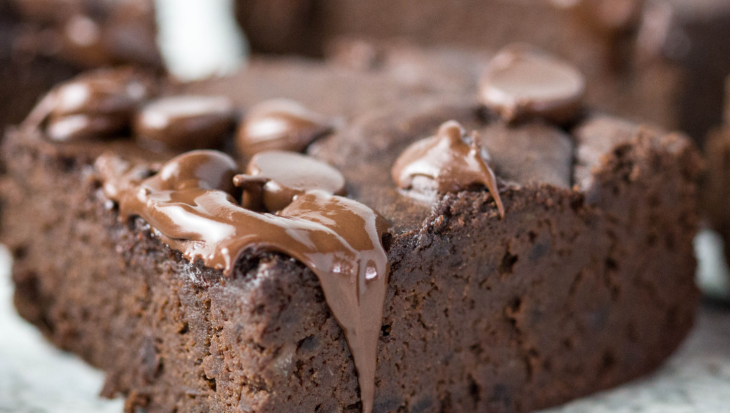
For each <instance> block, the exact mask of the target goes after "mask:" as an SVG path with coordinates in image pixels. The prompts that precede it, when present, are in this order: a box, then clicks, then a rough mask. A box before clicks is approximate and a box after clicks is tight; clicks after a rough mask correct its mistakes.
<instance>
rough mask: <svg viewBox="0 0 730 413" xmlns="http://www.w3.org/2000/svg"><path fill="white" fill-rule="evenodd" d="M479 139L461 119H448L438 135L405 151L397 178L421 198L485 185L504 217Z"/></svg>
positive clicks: (395, 167) (396, 167) (397, 164)
mask: <svg viewBox="0 0 730 413" xmlns="http://www.w3.org/2000/svg"><path fill="white" fill-rule="evenodd" d="M465 139H469V140H470V141H471V142H470V144H469V143H467V142H465ZM478 140H479V139H478V136H477V135H476V132H473V133H472V135H471V136H466V132H465V131H464V128H463V127H462V126H461V125H460V124H459V123H458V122H456V121H453V120H452V121H448V122H445V123H444V124H442V125H441V127H439V130H438V133H437V134H436V136H431V137H429V138H426V139H422V140H420V141H418V142H415V143H414V144H412V145H411V146H409V147H408V148H406V150H405V151H403V153H402V154H401V155H400V157H398V160H396V161H395V164H394V165H393V170H392V176H393V181H395V183H396V185H397V186H398V188H400V189H402V190H404V191H406V192H408V193H409V194H410V195H416V196H417V197H418V196H421V197H424V196H425V197H428V196H429V195H431V194H433V193H448V192H458V191H462V190H465V189H468V188H469V187H471V186H474V185H484V186H486V187H487V189H488V190H489V193H490V194H492V197H493V198H494V201H495V202H496V203H497V209H499V216H500V217H502V218H504V205H503V204H502V199H501V198H500V196H499V191H498V190H497V180H496V178H495V176H494V172H493V171H492V169H491V168H490V167H489V165H487V162H486V161H485V159H489V154H487V153H486V151H484V150H482V149H480V148H479V147H478V146H477V141H478Z"/></svg>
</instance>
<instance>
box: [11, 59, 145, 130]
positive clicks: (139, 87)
mask: <svg viewBox="0 0 730 413" xmlns="http://www.w3.org/2000/svg"><path fill="white" fill-rule="evenodd" d="M151 94H153V87H152V78H151V77H149V76H147V75H145V74H143V73H141V72H139V71H137V70H135V69H132V68H119V69H104V70H97V71H94V72H89V73H86V74H83V75H81V76H79V77H77V78H75V79H73V80H70V81H68V82H66V83H63V84H61V85H60V86H58V87H56V88H55V89H53V90H52V91H51V92H49V93H48V94H47V95H46V96H45V97H44V98H43V99H42V100H41V101H40V103H38V105H36V107H35V108H34V109H33V111H32V112H31V113H30V114H29V115H28V117H27V118H26V120H25V121H24V122H23V127H32V128H38V127H42V126H43V124H44V123H45V122H46V121H47V125H46V132H47V136H48V138H49V139H51V140H55V141H73V140H78V139H88V138H93V137H105V136H109V135H113V134H115V133H119V132H122V131H124V130H125V129H127V128H128V127H129V126H130V122H131V118H132V115H133V113H134V111H135V110H136V108H137V107H138V106H139V105H140V104H141V103H142V102H143V101H144V100H146V99H147V98H148V97H149V96H150V95H151Z"/></svg>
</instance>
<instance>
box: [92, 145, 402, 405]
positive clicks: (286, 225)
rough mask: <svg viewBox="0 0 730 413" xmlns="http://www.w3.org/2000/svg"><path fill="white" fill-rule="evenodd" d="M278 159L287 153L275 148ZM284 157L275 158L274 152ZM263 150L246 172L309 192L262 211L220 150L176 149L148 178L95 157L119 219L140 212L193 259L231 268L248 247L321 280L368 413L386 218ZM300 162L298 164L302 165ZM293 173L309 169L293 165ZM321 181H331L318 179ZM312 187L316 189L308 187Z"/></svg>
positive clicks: (383, 282) (384, 271)
mask: <svg viewBox="0 0 730 413" xmlns="http://www.w3.org/2000/svg"><path fill="white" fill-rule="evenodd" d="M273 156H274V158H273V159H274V160H276V159H281V158H280V157H282V156H289V155H282V154H274V155H273ZM277 157H278V158H277ZM269 160H270V159H267V158H266V156H264V157H263V158H260V159H259V160H258V162H257V163H256V164H255V165H254V166H252V167H251V168H250V170H251V171H257V170H258V171H260V173H261V175H262V176H264V175H270V176H274V175H275V178H276V179H277V180H280V181H281V182H283V183H286V184H287V185H291V186H293V187H295V188H299V189H302V188H304V189H305V190H304V192H303V193H300V194H298V195H297V196H295V197H294V199H293V201H291V203H290V204H289V205H288V206H286V207H285V208H284V209H282V210H281V211H279V213H278V214H276V215H275V214H270V213H258V212H254V211H251V210H248V209H245V208H243V207H241V206H240V205H238V204H237V203H236V200H235V199H234V198H233V196H232V194H233V193H234V187H233V176H234V175H236V173H237V167H236V163H235V161H234V160H233V159H231V158H230V157H229V156H227V155H225V154H223V153H221V152H216V151H193V152H188V153H186V154H183V155H180V156H178V157H176V158H174V159H172V160H170V161H169V162H167V163H166V164H165V165H163V166H162V168H161V169H160V170H159V172H157V173H156V174H154V175H152V176H151V177H147V176H148V174H149V170H148V169H147V168H144V167H136V168H133V167H131V165H130V164H129V163H127V162H125V161H123V160H121V159H119V158H117V157H115V156H114V155H103V156H101V157H100V158H99V159H98V160H97V162H96V168H97V171H98V172H99V175H100V176H101V180H102V182H103V185H104V186H103V188H104V192H105V194H106V195H107V196H108V197H109V198H110V199H112V200H114V201H117V202H118V203H119V212H120V219H126V218H128V217H130V216H140V217H142V218H144V219H145V220H146V221H147V222H148V223H149V224H150V225H151V226H152V227H153V228H154V229H155V231H156V233H157V234H158V235H159V237H160V239H161V240H162V241H163V242H164V243H166V244H167V245H169V246H170V248H172V249H175V250H178V251H180V252H182V253H183V255H184V256H185V257H186V258H188V259H190V260H196V259H202V260H203V262H204V263H205V264H206V265H207V266H210V267H213V268H217V269H221V270H223V271H224V272H225V273H227V274H231V273H232V272H233V269H234V265H235V263H236V261H237V260H238V258H239V257H241V256H242V255H243V254H244V252H246V251H250V250H254V249H256V250H267V251H274V252H281V253H284V254H287V255H289V256H291V257H294V258H295V259H297V260H299V261H301V262H302V263H304V264H305V265H306V266H308V267H309V268H310V269H311V270H312V272H314V273H315V274H316V275H317V277H318V278H319V281H320V284H321V286H322V290H323V291H324V295H325V299H326V300H327V303H328V305H329V307H330V309H331V310H332V314H333V315H334V317H335V319H336V320H337V322H338V323H339V324H340V326H341V327H342V329H343V331H344V333H345V337H346V339H347V343H348V345H349V347H350V352H351V353H352V355H353V359H354V362H355V367H356V368H357V371H358V381H359V383H360V394H361V399H362V403H363V411H364V412H366V413H369V412H371V411H372V406H373V397H374V391H375V363H376V359H377V357H376V356H377V355H376V351H377V344H378V338H379V336H380V327H381V325H382V317H383V305H384V301H385V292H386V288H387V279H388V273H389V263H388V256H387V254H386V252H385V250H384V248H383V246H382V243H381V242H382V241H381V240H382V237H383V234H385V233H386V232H387V231H388V228H389V226H390V224H389V223H388V222H387V220H386V219H385V218H383V217H382V216H381V215H379V214H378V213H377V212H375V211H373V210H372V209H370V208H368V207H367V206H365V205H363V204H360V203H358V202H356V201H353V200H351V199H348V198H344V197H340V196H336V195H333V194H332V193H331V192H327V191H326V190H322V188H323V187H326V188H328V189H333V187H338V188H339V187H340V186H339V184H338V185H330V184H331V183H332V182H335V181H336V180H337V179H334V180H333V179H332V178H333V177H332V176H331V175H330V174H329V173H321V172H324V169H326V168H324V167H323V166H317V168H316V169H317V172H316V173H315V175H322V176H320V177H319V178H312V179H309V178H306V179H304V180H302V181H301V182H303V184H301V185H300V184H299V181H298V178H297V177H290V176H287V173H286V172H281V173H280V172H279V171H276V170H275V168H274V165H273V164H271V163H269ZM303 164H304V163H303V162H300V161H298V162H297V165H303ZM292 171H294V172H296V173H305V172H306V171H304V170H302V169H301V168H299V167H297V166H295V167H293V169H292ZM322 177H324V178H325V179H324V182H327V183H326V184H325V185H319V183H320V180H319V179H320V178H322ZM310 183H315V185H314V186H315V187H317V188H318V189H311V188H312V187H311V186H310Z"/></svg>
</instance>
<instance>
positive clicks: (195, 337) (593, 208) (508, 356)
mask: <svg viewBox="0 0 730 413" xmlns="http://www.w3.org/2000/svg"><path fill="white" fill-rule="evenodd" d="M505 53H506V54H505V55H503V56H501V57H500V59H499V60H495V61H494V62H493V64H490V65H489V67H488V68H487V73H486V74H485V76H484V78H483V82H482V84H481V86H480V91H479V93H477V91H474V93H473V95H474V97H471V96H461V97H448V98H447V97H445V96H443V95H440V94H438V93H425V92H421V93H420V94H418V95H417V96H416V92H411V91H409V90H408V88H407V87H403V88H401V89H397V84H388V82H387V81H385V80H384V81H383V82H382V83H380V85H381V87H382V88H383V93H382V97H381V98H378V96H379V94H378V91H379V89H377V88H375V87H373V84H374V83H373V81H372V79H364V80H363V79H358V77H357V76H355V75H348V76H347V77H337V76H333V78H336V81H333V82H330V83H328V82H319V81H317V82H313V83H308V82H299V83H298V84H297V89H296V90H295V89H292V90H291V91H288V90H281V84H282V82H287V80H286V79H291V77H290V76H289V75H287V71H289V70H290V71H292V73H297V74H296V75H292V76H300V77H306V76H311V77H312V78H313V79H323V78H326V77H327V76H328V75H327V73H328V71H330V70H332V69H330V68H328V67H327V66H321V67H315V66H311V65H310V66H306V67H304V68H303V70H302V71H299V70H298V68H297V65H296V64H292V63H287V64H285V65H283V66H282V68H281V69H280V71H278V72H275V73H278V74H280V75H281V76H282V78H283V79H284V80H282V81H281V82H278V81H277V79H276V76H277V75H273V74H272V73H274V72H268V77H266V75H262V76H260V77H257V73H256V69H255V67H254V69H253V71H250V72H246V71H244V72H242V73H241V74H239V75H237V76H236V77H234V78H233V80H230V82H231V85H230V87H229V88H228V93H227V96H225V97H227V98H228V99H230V100H231V102H235V104H236V105H239V107H240V108H241V109H243V112H244V116H243V121H242V122H240V124H241V126H239V130H238V139H237V142H238V146H239V148H238V149H233V148H234V147H236V145H235V144H233V142H232V140H233V139H232V136H230V135H232V134H231V133H230V132H227V133H228V135H227V136H228V137H227V138H224V139H223V140H222V141H220V140H216V139H213V140H212V141H211V142H216V144H215V145H213V146H217V147H218V148H223V149H225V148H232V149H231V151H230V154H229V155H226V154H224V153H222V152H217V151H210V150H204V151H195V152H188V153H184V154H182V155H179V152H175V151H179V150H180V149H181V148H180V147H179V146H177V145H175V143H179V142H190V140H189V138H190V137H189V136H187V135H186V134H185V131H186V130H187V129H185V128H182V129H180V128H177V129H176V128H173V129H170V130H174V131H175V132H174V136H175V137H176V138H175V139H174V140H173V141H167V140H166V136H168V135H166V134H165V133H164V130H167V129H165V128H158V129H156V132H155V134H148V138H149V136H153V137H154V139H155V140H156V141H157V143H158V145H153V147H152V149H155V150H157V151H158V152H152V151H150V148H151V147H150V146H149V145H145V146H144V148H142V147H140V146H138V145H136V144H135V141H134V140H133V139H129V138H128V137H126V138H125V137H124V136H122V135H124V134H121V135H120V134H119V133H117V132H116V131H112V132H109V131H104V130H102V131H101V132H109V133H100V136H96V137H92V138H91V139H89V138H88V137H86V138H85V139H82V136H81V135H74V134H71V135H68V136H71V138H70V139H67V140H66V141H64V142H58V141H53V140H52V139H51V137H50V136H49V135H48V133H47V122H48V121H47V120H46V121H43V122H38V123H37V125H35V127H32V126H28V125H26V126H27V127H26V128H23V129H18V130H14V131H11V132H10V133H9V135H8V137H7V141H6V143H5V151H4V155H5V158H6V159H5V161H6V162H7V164H8V174H7V177H6V178H5V180H4V183H3V185H4V187H5V188H6V189H5V190H4V191H3V203H4V207H3V208H2V214H3V217H2V218H3V223H4V233H3V241H4V242H6V243H7V244H8V245H9V246H10V247H11V249H12V251H13V253H14V256H15V259H16V261H15V265H14V269H13V279H14V281H15V283H16V286H17V290H16V296H15V302H16V306H17V308H18V310H19V311H20V313H21V314H22V315H23V316H24V317H25V318H26V319H28V320H30V321H31V322H33V323H34V324H36V325H37V326H38V327H39V328H40V329H41V330H42V331H43V332H44V333H45V334H46V336H47V337H48V338H49V339H50V340H51V341H52V342H53V343H54V344H56V345H57V346H59V347H60V348H63V349H66V350H70V351H72V352H74V353H77V354H79V355H81V356H82V357H83V358H84V359H86V360H87V361H89V362H90V363H91V364H93V365H95V366H97V367H100V368H102V369H103V370H104V371H105V372H106V373H107V382H106V385H105V388H104V394H105V395H107V396H113V395H120V394H121V395H124V396H126V397H127V409H128V410H129V411H134V410H135V409H136V408H144V409H145V410H146V411H149V412H166V411H178V412H183V411H186V412H194V411H197V412H200V411H216V412H290V411H305V412H348V411H349V412H355V411H370V410H371V409H372V411H375V412H396V411H404V412H439V411H441V412H443V411H451V412H466V411H490V412H491V411H493V412H502V411H504V412H506V411H512V412H514V411H531V410H534V409H539V408H542V407H547V406H552V405H555V404H558V403H561V402H565V401H567V400H570V399H573V398H576V397H579V396H582V395H586V394H589V393H592V392H595V391H598V390H602V389H606V388H608V387H611V386H615V385H617V384H620V383H623V382H625V381H628V380H630V379H633V378H635V377H638V376H640V375H642V374H646V373H648V372H650V371H652V370H653V369H654V368H656V367H657V366H658V365H659V364H660V363H661V362H662V361H663V360H664V359H666V357H668V356H669V354H670V353H671V352H672V351H673V350H674V349H675V348H676V347H677V346H678V345H679V343H680V342H681V341H682V339H683V338H684V337H685V336H686V334H687V332H688V330H689V329H690V327H691V325H692V320H693V315H694V309H695V304H696V301H697V292H696V290H695V287H694V283H693V274H694V268H695V260H694V256H693V250H692V238H693V236H694V234H695V232H696V228H697V213H696V201H695V197H696V194H695V191H696V188H695V179H696V177H697V175H698V171H699V161H698V157H697V154H696V152H695V150H694V148H693V146H692V145H691V143H690V142H689V141H688V140H687V139H685V138H684V137H682V136H680V135H676V134H666V133H664V132H662V131H658V130H654V129H652V128H648V127H644V126H639V125H636V124H633V123H630V122H627V121H624V120H621V119H617V118H614V117H611V116H607V115H602V114H599V113H595V112H593V111H591V110H588V109H585V108H583V107H581V105H580V102H581V97H582V93H583V87H584V82H583V79H582V78H581V77H580V74H578V73H577V72H575V70H574V69H572V68H571V67H569V66H568V65H565V64H564V63H562V62H560V61H556V60H555V59H553V58H551V57H548V56H545V55H542V54H541V53H540V52H537V51H535V50H531V49H519V50H509V51H507V52H505ZM536 72H539V73H541V74H542V75H543V76H540V77H539V79H540V80H539V81H536V79H538V77H534V76H530V75H529V74H530V73H536ZM303 73H305V74H303ZM307 73H308V74H307ZM525 73H527V75H525ZM92 76H93V75H92ZM98 76H104V74H101V75H98ZM124 79H127V80H124ZM129 79H130V78H123V79H122V80H119V79H117V81H125V82H126V81H130V80H129ZM132 81H134V79H132ZM289 81H290V80H289ZM81 82H82V83H83V79H82V80H81ZM225 82H226V81H225V80H217V81H215V82H214V83H213V84H212V86H211V90H217V91H220V90H221V89H224V88H222V85H224V84H225ZM246 82H249V83H248V84H256V87H255V88H241V87H240V85H241V84H246ZM262 82H267V83H262ZM269 82H270V83H271V85H270V87H271V90H276V91H277V92H276V93H277V94H278V96H263V95H267V93H269V92H266V90H267V88H268V86H269ZM142 84H144V83H142ZM237 86H238V87H237ZM309 87H312V88H315V89H314V90H311V91H308V90H307V88H309ZM184 89H185V87H183V90H182V92H184ZM122 90H127V89H124V88H123V89H122ZM190 90H194V91H195V92H196V93H203V92H205V90H206V86H205V83H203V84H198V85H195V86H191V87H189V89H188V91H190ZM178 92H180V91H178ZM211 93H213V92H211ZM272 93H273V92H272ZM409 94H410V95H411V96H415V97H414V98H413V99H410V100H409V99H406V98H407V97H408V95H409ZM328 95H331V100H328V99H327V96H328ZM359 96H363V99H362V100H358V97H359ZM476 96H480V100H477V99H476ZM263 97H283V98H296V99H297V100H298V101H299V103H300V104H301V105H303V106H304V107H306V108H309V110H315V111H320V112H323V114H324V115H327V116H314V114H313V113H311V112H306V111H304V112H302V111H293V112H292V111H290V112H289V113H288V114H287V113H286V110H285V109H286V108H287V107H288V108H292V107H297V106H296V105H294V106H292V105H291V104H290V105H288V106H287V105H284V106H283V107H284V109H282V106H281V105H280V106H276V105H274V109H275V110H272V109H271V106H268V107H269V109H268V110H261V107H260V106H259V108H258V109H257V110H252V109H251V107H252V106H254V105H256V104H258V103H260V101H261V100H262V98H263ZM186 99H190V97H189V96H188V97H187V98H186ZM332 100H334V101H340V102H344V103H347V104H348V105H344V106H343V109H342V111H341V112H340V113H337V111H336V108H337V105H333V103H332ZM269 104H270V103H269ZM151 105H154V103H151ZM345 106H346V107H345ZM153 108H154V106H153ZM54 110H55V112H54ZM144 110H145V109H141V110H140V111H139V113H138V114H137V115H136V117H134V118H135V119H137V120H138V122H139V120H140V119H143V118H144V117H143V116H142V115H141V113H143V112H144ZM211 110H212V109H211V108H210V106H205V105H201V106H198V107H197V110H191V111H188V112H185V113H183V114H181V113H180V112H179V111H178V112H174V111H173V112H174V113H172V114H170V112H165V113H167V115H164V116H162V119H163V120H168V121H169V120H171V119H175V122H180V119H183V120H185V121H189V120H191V119H193V120H194V119H198V118H200V117H202V118H205V119H209V120H210V119H214V120H215V121H214V122H213V123H212V126H210V128H209V129H205V130H204V131H209V130H213V128H214V127H218V128H219V129H220V130H223V129H224V128H222V127H221V122H224V123H225V122H230V121H231V119H232V118H226V117H225V116H223V117H215V116H213V117H211ZM282 111H283V112H282ZM59 113H61V115H63V112H59V111H58V110H57V108H55V109H54V108H53V107H50V108H49V109H48V114H49V116H50V117H51V118H53V117H54V116H61V115H59ZM226 113H229V112H226ZM245 113H256V114H257V116H256V117H255V118H254V120H256V121H257V122H259V121H260V122H262V123H261V124H259V125H258V126H259V127H261V128H263V129H258V131H259V132H260V133H259V134H258V135H255V139H253V138H252V136H253V135H249V134H250V133H252V132H251V130H252V129H251V128H252V125H251V122H252V120H251V119H248V121H247V118H246V114H245ZM79 114H80V115H82V116H89V113H87V112H83V111H82V112H80V113H77V115H79ZM216 114H217V115H220V114H221V113H220V112H216ZM93 115H94V116H96V117H102V118H105V117H108V116H118V115H117V114H112V113H106V112H102V113H99V112H95V113H94V114H93ZM173 115H174V116H173ZM333 115H341V116H342V118H339V119H334V120H332V122H330V120H326V119H329V118H328V117H329V116H333ZM124 116H125V118H128V119H130V122H131V118H132V117H133V116H131V115H130V114H129V113H126V114H125V115H124ZM227 116H231V117H234V114H233V113H229V114H228V115H227ZM115 119H116V118H115ZM318 122H319V123H318ZM301 125H305V126H307V127H308V128H309V129H307V130H309V131H310V133H308V134H302V131H301V130H300V129H299V128H300V127H301ZM316 125H319V126H321V127H313V126H316ZM142 126H145V125H142ZM146 126H150V125H146ZM253 126H256V125H253ZM264 126H266V127H264ZM133 130H135V131H147V130H148V129H147V128H146V127H139V126H136V127H135V128H134V129H133ZM216 130H218V129H216ZM253 130H256V128H254V129H253ZM262 130H263V131H264V132H267V131H268V132H267V133H268V134H267V133H263V132H262ZM472 131H473V132H472ZM198 132H199V131H198ZM315 132H316V133H315ZM221 133H223V134H225V132H221ZM101 135H106V136H104V137H101ZM170 136H172V135H170ZM180 136H182V137H180ZM77 137H78V138H79V139H76V138H77ZM178 137H180V138H178ZM206 137H208V138H210V135H206ZM177 139H180V140H177ZM211 139H212V138H211ZM147 140H149V139H147ZM142 141H144V140H142ZM311 141H314V142H313V143H311V144H309V145H306V143H307V142H311ZM170 142H172V144H170ZM251 142H254V143H255V144H257V145H258V144H261V143H262V142H265V143H266V145H263V146H261V147H262V148H265V149H267V150H270V149H272V148H275V147H276V146H277V145H281V146H280V148H282V149H292V148H293V147H296V148H301V147H302V146H306V152H307V153H308V155H309V157H307V156H302V155H296V154H294V153H291V152H259V153H257V154H255V155H254V156H253V157H252V158H249V155H251V154H252V153H253V152H256V151H255V150H250V151H248V152H246V149H247V148H248V149H250V147H247V146H246V145H247V144H248V143H251ZM302 142H304V143H302ZM292 145H294V146H292ZM201 146H203V147H205V146H206V145H201V144H200V142H197V143H196V144H195V147H196V148H198V147H201ZM172 147H174V150H175V151H172V150H170V152H168V151H167V148H172ZM208 147H210V145H209V146H208ZM145 148H146V149H145ZM237 150H238V151H241V152H244V153H247V156H237V155H236V152H237ZM231 156H232V157H231ZM272 159H273V161H272ZM325 162H326V163H327V164H329V165H331V166H327V164H325ZM302 165H309V166H307V167H305V168H302V167H301V166H302ZM332 167H335V168H337V169H339V170H340V171H341V173H342V175H339V173H338V172H337V171H336V170H335V169H334V168H332ZM234 175H236V177H235V179H234ZM236 185H238V186H236ZM345 193H346V194H347V195H346V196H344V194H345ZM371 208H372V209H371ZM376 211H377V212H376ZM357 217H359V218H357ZM386 221H387V222H388V223H389V224H386ZM214 227H215V228H214ZM216 228H218V229H216ZM220 228H224V229H225V228H228V229H231V228H233V229H232V230H231V231H233V232H226V231H223V230H219V229H220ZM253 228H266V230H256V229H253ZM253 239H255V241H252V240H253ZM309 241H312V242H311V243H310V242H309ZM191 259H192V261H191ZM338 265H340V266H338ZM343 274H349V276H350V278H347V277H344V278H343ZM377 286H381V287H377ZM381 310H382V316H381V315H380V311H381ZM353 320H354V321H353ZM373 326H376V327H377V328H373ZM363 343H366V345H363ZM367 343H370V344H367ZM368 346H370V347H368ZM373 347H376V349H375V350H373ZM368 349H370V350H368Z"/></svg>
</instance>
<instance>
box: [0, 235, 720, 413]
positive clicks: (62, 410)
mask: <svg viewBox="0 0 730 413" xmlns="http://www.w3.org/2000/svg"><path fill="white" fill-rule="evenodd" d="M9 265H10V264H9V258H8V255H7V251H6V250H5V249H4V248H2V249H0V413H92V412H93V413H121V412H122V407H123V402H122V401H121V400H113V401H108V400H103V399H101V398H99V397H98V394H99V391H100V389H101V386H102V384H103V381H104V377H103V374H102V373H101V372H99V371H97V370H95V369H92V368H90V367H88V366H87V365H86V364H84V363H83V362H82V361H80V360H79V359H78V358H76V357H73V356H70V355H68V354H65V353H63V352H60V351H58V350H56V349H55V348H53V347H52V346H51V345H49V344H48V343H46V342H45V340H44V339H43V337H42V336H41V335H40V334H39V333H38V332H37V331H36V330H35V329H34V328H33V327H31V326H30V325H28V324H27V323H25V322H24V321H23V320H21V319H20V317H18V315H17V314H16V313H15V310H14V308H13V306H12V295H11V292H12V288H11V284H10V277H9ZM582 412H586V413H604V412H605V413H609V412H611V413H615V412H618V413H624V412H625V413H629V412H637V413H730V310H727V309H726V310H716V309H715V310H713V309H709V308H702V309H701V310H700V313H699V318H698V322H697V326H696V327H695V329H694V331H693V333H692V335H691V337H690V338H689V339H688V340H687V342H685V344H684V345H683V346H682V348H681V349H680V350H679V351H678V352H677V354H675V355H674V356H673V357H672V358H671V359H670V361H669V362H667V363H666V364H665V366H664V367H663V368H662V369H660V371H658V372H657V373H656V374H654V375H653V376H651V377H648V378H645V379H643V380H640V381H637V382H634V383H630V384H628V385H625V386H622V387H620V388H618V389H615V390H611V391H608V392H605V393H602V394H600V395H597V396H593V397H590V398H585V399H582V400H578V401H576V402H573V403H570V404H568V405H566V406H563V407H560V408H556V409H551V410H546V411H544V412H543V413H582Z"/></svg>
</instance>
